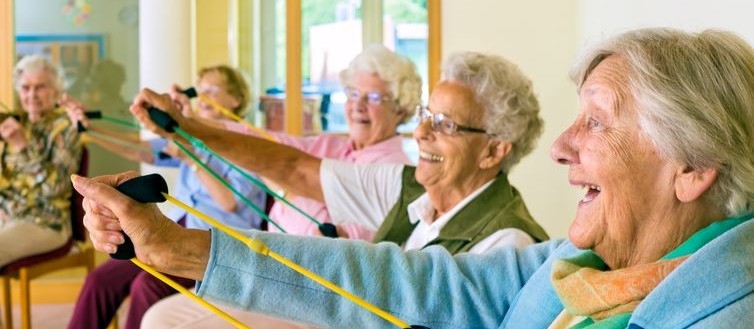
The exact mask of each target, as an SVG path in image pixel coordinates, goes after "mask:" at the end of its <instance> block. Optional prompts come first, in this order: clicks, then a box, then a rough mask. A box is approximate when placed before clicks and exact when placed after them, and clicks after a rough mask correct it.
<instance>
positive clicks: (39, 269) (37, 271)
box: [0, 148, 94, 329]
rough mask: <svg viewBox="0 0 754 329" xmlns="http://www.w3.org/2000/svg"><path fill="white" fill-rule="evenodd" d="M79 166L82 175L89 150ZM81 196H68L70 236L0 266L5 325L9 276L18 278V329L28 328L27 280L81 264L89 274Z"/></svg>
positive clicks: (8, 319) (8, 320)
mask: <svg viewBox="0 0 754 329" xmlns="http://www.w3.org/2000/svg"><path fill="white" fill-rule="evenodd" d="M80 163H81V165H80V168H79V171H78V174H79V175H81V176H86V175H87V173H88V171H89V152H88V151H87V149H86V148H83V149H82V153H81V162H80ZM82 200H83V197H82V196H81V195H80V194H79V193H78V192H76V191H75V190H74V191H73V193H72V195H71V224H72V225H71V229H72V235H71V239H70V240H69V241H68V242H67V243H66V244H65V245H64V246H62V247H60V248H57V249H55V250H52V251H49V252H47V253H44V254H38V255H34V256H29V257H26V258H23V259H19V260H17V261H15V262H12V263H10V264H7V265H5V266H4V267H2V268H0V284H2V289H3V295H2V296H1V297H2V303H3V313H4V318H3V322H4V325H5V328H7V329H11V328H13V316H12V314H11V299H10V279H11V278H15V279H18V284H19V292H20V303H21V328H23V329H28V328H31V301H30V296H29V295H30V294H29V293H30V290H29V283H30V281H31V280H33V279H35V278H38V277H40V276H42V275H45V274H47V273H50V272H53V271H58V270H62V269H68V268H74V267H84V268H86V272H87V273H89V272H91V270H92V269H93V268H94V250H93V249H92V248H91V247H90V246H87V245H86V237H87V234H86V228H85V227H84V223H83V218H84V209H83V207H82V206H81V202H82Z"/></svg>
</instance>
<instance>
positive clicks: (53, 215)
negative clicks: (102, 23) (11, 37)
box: [0, 55, 81, 266]
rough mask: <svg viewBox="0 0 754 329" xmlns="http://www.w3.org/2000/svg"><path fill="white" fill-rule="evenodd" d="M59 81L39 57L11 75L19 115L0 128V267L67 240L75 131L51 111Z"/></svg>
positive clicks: (76, 160) (77, 151) (75, 161)
mask: <svg viewBox="0 0 754 329" xmlns="http://www.w3.org/2000/svg"><path fill="white" fill-rule="evenodd" d="M62 78H63V77H62V73H61V70H60V69H59V68H58V67H56V66H54V65H52V64H51V63H50V62H49V61H48V60H47V59H45V58H44V57H42V56H39V55H31V56H25V57H24V58H22V59H21V60H20V61H19V62H18V64H17V65H16V67H15V69H14V71H13V79H14V83H15V87H16V92H17V93H18V97H19V100H20V103H21V107H22V108H23V110H24V113H22V114H19V116H18V119H16V118H14V117H12V116H9V117H7V118H6V119H5V120H3V121H2V123H0V150H1V153H2V157H1V158H0V169H2V174H0V266H3V265H5V264H8V263H10V262H12V261H14V260H17V259H20V258H23V257H26V256H29V255H34V254H39V253H44V252H47V251H51V250H54V249H56V248H58V247H61V246H63V245H64V244H65V243H66V242H67V241H68V240H69V239H70V237H71V225H70V197H71V192H72V187H71V184H70V182H69V179H68V177H70V175H71V174H74V173H76V172H77V170H78V167H79V161H80V156H81V144H80V143H79V136H78V132H77V131H76V126H75V125H72V124H71V121H70V120H69V118H68V116H67V114H66V112H65V111H64V110H62V109H58V108H57V107H56V102H57V101H58V99H59V97H60V95H61V92H62V86H63V84H62ZM19 237H23V238H19Z"/></svg>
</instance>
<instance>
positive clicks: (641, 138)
mask: <svg viewBox="0 0 754 329" xmlns="http://www.w3.org/2000/svg"><path fill="white" fill-rule="evenodd" d="M628 73H629V67H628V64H627V62H626V61H625V60H623V59H622V58H620V57H616V56H611V57H608V58H607V59H605V60H603V61H602V62H601V63H600V64H599V65H598V66H597V67H596V68H595V69H594V70H593V71H592V72H591V74H590V75H589V76H588V78H587V79H586V81H585V82H584V84H583V85H582V87H581V91H580V95H579V96H580V104H579V107H580V111H579V116H578V117H577V118H576V121H575V122H574V123H573V124H572V125H571V126H570V127H569V128H568V129H567V130H566V131H565V132H563V134H562V135H561V136H560V137H559V138H558V140H556V141H555V143H554V145H553V147H552V151H551V153H552V157H553V159H555V160H556V161H558V162H559V163H561V164H565V165H568V166H569V180H570V183H571V184H572V185H575V186H578V187H581V188H583V189H584V190H585V194H584V197H583V198H582V199H581V201H580V202H579V205H578V210H577V212H576V218H575V219H574V221H573V223H572V224H571V227H570V229H569V232H568V235H569V238H570V239H571V241H572V242H573V243H574V244H575V245H576V246H577V247H579V248H582V249H592V250H594V251H595V252H596V253H597V254H599V255H600V256H602V258H603V259H604V260H605V261H606V262H607V263H608V264H609V265H611V267H613V268H616V267H618V268H620V267H623V266H627V265H630V264H634V263H637V262H639V263H640V262H642V261H647V260H639V259H636V257H637V254H639V253H638V252H637V250H639V249H642V248H643V246H642V245H641V244H643V243H656V244H662V243H672V242H674V241H668V240H671V239H669V238H666V237H665V236H663V237H661V238H660V240H656V241H647V240H650V239H648V237H653V236H656V235H657V232H665V231H666V229H667V230H668V231H669V230H670V228H672V226H675V225H678V222H677V221H673V220H670V219H671V218H676V217H678V215H679V214H678V212H679V211H678V209H677V206H678V205H679V201H678V200H677V199H676V197H675V189H674V184H675V183H674V181H675V176H676V173H677V171H678V167H679V166H677V165H673V164H672V162H671V161H668V160H666V159H663V158H662V157H661V156H660V155H659V154H658V152H657V151H656V149H655V147H654V146H653V145H652V143H651V142H650V141H649V140H648V139H647V138H646V136H645V135H644V134H643V132H642V130H641V127H640V125H639V116H638V111H641V109H639V108H637V105H636V103H635V102H634V100H633V99H632V95H631V94H630V93H629V85H628V78H627V76H628ZM662 239H666V240H662ZM651 261H654V260H651Z"/></svg>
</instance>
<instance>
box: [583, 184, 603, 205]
mask: <svg viewBox="0 0 754 329" xmlns="http://www.w3.org/2000/svg"><path fill="white" fill-rule="evenodd" d="M581 188H582V189H586V194H585V195H584V197H583V198H581V202H582V203H587V202H591V201H593V200H594V199H596V198H597V196H599V195H600V193H601V192H602V187H600V186H598V185H581Z"/></svg>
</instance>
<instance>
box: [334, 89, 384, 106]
mask: <svg viewBox="0 0 754 329" xmlns="http://www.w3.org/2000/svg"><path fill="white" fill-rule="evenodd" d="M343 91H344V92H345V94H346V98H347V99H348V101H349V102H358V101H360V100H361V98H362V97H364V96H366V99H367V103H368V104H370V105H382V102H387V101H390V100H392V97H390V96H388V95H383V94H382V93H380V92H377V91H367V92H365V91H362V90H359V89H356V88H351V87H346V88H345V89H344V90H343Z"/></svg>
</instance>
